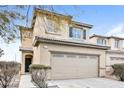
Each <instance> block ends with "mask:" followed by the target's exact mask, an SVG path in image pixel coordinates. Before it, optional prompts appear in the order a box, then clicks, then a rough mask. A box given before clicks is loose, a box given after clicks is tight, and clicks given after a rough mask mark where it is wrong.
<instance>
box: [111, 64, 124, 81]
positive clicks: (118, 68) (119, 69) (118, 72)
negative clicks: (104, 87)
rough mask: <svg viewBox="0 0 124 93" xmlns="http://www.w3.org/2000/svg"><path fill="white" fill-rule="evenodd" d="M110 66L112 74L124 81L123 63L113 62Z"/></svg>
mask: <svg viewBox="0 0 124 93" xmlns="http://www.w3.org/2000/svg"><path fill="white" fill-rule="evenodd" d="M112 68H113V70H114V71H113V73H112V74H113V75H115V76H116V77H117V78H119V79H120V80H121V81H124V64H114V65H112Z"/></svg>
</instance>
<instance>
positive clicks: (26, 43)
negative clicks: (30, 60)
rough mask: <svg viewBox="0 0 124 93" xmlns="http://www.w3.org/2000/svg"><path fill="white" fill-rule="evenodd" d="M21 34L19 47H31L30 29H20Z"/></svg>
mask: <svg viewBox="0 0 124 93" xmlns="http://www.w3.org/2000/svg"><path fill="white" fill-rule="evenodd" d="M21 34H22V37H21V38H22V40H21V47H24V48H32V30H28V29H22V30H21Z"/></svg>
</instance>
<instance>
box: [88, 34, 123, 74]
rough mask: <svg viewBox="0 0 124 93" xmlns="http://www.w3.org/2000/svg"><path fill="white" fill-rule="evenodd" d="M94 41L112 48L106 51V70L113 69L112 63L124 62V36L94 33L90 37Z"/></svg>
mask: <svg viewBox="0 0 124 93" xmlns="http://www.w3.org/2000/svg"><path fill="white" fill-rule="evenodd" d="M90 41H91V42H92V43H95V44H98V45H106V46H110V47H111V48H110V49H109V50H107V51H106V71H107V72H109V71H110V70H111V65H113V64H119V63H124V49H123V48H124V46H123V44H124V38H121V37H116V36H101V35H95V34H94V35H92V36H91V37H90Z"/></svg>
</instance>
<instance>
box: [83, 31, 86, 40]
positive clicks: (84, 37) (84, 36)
mask: <svg viewBox="0 0 124 93" xmlns="http://www.w3.org/2000/svg"><path fill="white" fill-rule="evenodd" d="M83 32H84V33H83V39H86V30H84V31H83Z"/></svg>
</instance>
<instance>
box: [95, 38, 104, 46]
mask: <svg viewBox="0 0 124 93" xmlns="http://www.w3.org/2000/svg"><path fill="white" fill-rule="evenodd" d="M97 44H99V45H106V40H105V39H101V38H99V39H97Z"/></svg>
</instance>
